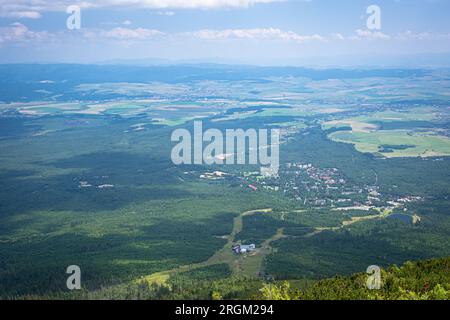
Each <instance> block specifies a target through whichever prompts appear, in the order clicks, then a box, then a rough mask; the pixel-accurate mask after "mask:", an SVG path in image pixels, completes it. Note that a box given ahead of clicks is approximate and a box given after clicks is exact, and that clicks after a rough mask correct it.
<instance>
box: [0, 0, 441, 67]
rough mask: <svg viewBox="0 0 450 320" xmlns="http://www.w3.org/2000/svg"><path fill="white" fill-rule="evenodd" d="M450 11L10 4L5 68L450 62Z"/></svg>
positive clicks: (125, 2)
mask: <svg viewBox="0 0 450 320" xmlns="http://www.w3.org/2000/svg"><path fill="white" fill-rule="evenodd" d="M70 5H78V6H79V7H80V9H81V29H79V30H69V29H67V27H66V20H67V18H68V17H69V14H67V13H66V9H67V7H68V6H70ZM370 5H377V6H378V7H379V8H380V10H381V28H380V29H369V28H368V26H367V23H366V21H367V19H368V18H369V14H367V12H366V10H367V8H368V7H369V6H370ZM449 12H450V1H448V0H372V1H366V0H339V1H336V0H284V1H283V0H98V1H92V0H83V1H76V0H40V1H35V0H0V62H38V61H41V62H82V63H92V62H103V61H116V60H135V59H139V60H140V59H155V60H154V61H158V60H156V59H164V60H168V61H205V62H224V63H251V64H262V65H368V66H370V65H401V64H407V65H421V64H426V65H443V64H445V65H450V61H448V62H447V59H448V58H449V57H450V19H448V13H449Z"/></svg>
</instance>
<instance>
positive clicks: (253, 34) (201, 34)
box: [190, 28, 325, 42]
mask: <svg viewBox="0 0 450 320" xmlns="http://www.w3.org/2000/svg"><path fill="white" fill-rule="evenodd" d="M190 34H191V35H193V36H195V37H197V38H200V39H208V40H220V39H273V40H276V39H278V40H287V41H296V42H304V41H311V40H317V41H324V40H325V38H323V37H322V36H320V35H317V34H315V35H300V34H297V33H295V32H293V31H283V30H280V29H276V28H265V29H264V28H256V29H226V30H208V29H205V30H200V31H196V32H193V33H190Z"/></svg>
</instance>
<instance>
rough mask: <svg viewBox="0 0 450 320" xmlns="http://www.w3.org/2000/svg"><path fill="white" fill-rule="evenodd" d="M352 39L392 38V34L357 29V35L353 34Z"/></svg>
mask: <svg viewBox="0 0 450 320" xmlns="http://www.w3.org/2000/svg"><path fill="white" fill-rule="evenodd" d="M350 39H352V40H390V39H391V36H389V35H387V34H384V33H382V32H381V31H370V30H361V29H358V30H356V36H351V37H350Z"/></svg>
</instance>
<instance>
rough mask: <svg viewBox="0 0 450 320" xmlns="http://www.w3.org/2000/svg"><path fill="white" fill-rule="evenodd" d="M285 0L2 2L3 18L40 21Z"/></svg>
mask: <svg viewBox="0 0 450 320" xmlns="http://www.w3.org/2000/svg"><path fill="white" fill-rule="evenodd" d="M280 1H284V0H96V1H94V0H1V1H0V16H1V17H16V18H33V19H36V18H39V17H40V16H41V13H42V12H46V11H65V9H66V8H67V7H68V6H70V5H78V6H80V7H81V8H83V9H88V8H106V7H119V8H147V9H219V8H248V7H251V6H254V5H256V4H261V3H272V2H280Z"/></svg>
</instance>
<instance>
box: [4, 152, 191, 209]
mask: <svg viewBox="0 0 450 320" xmlns="http://www.w3.org/2000/svg"><path fill="white" fill-rule="evenodd" d="M39 165H40V166H42V165H43V163H39ZM45 165H46V166H48V167H53V168H54V167H56V168H61V169H74V173H70V174H63V175H54V176H50V177H45V178H40V175H41V174H42V173H41V172H39V171H36V172H29V171H27V172H21V171H4V172H2V173H0V177H1V179H0V216H4V215H9V214H14V213H25V212H28V211H39V210H46V211H85V212H95V211H102V210H116V209H119V208H122V207H124V206H126V205H128V204H132V203H139V202H144V201H149V200H169V199H178V198H185V197H188V196H189V195H190V192H188V191H186V190H183V189H182V188H180V187H177V184H179V183H180V181H179V180H178V179H177V174H178V171H177V168H174V166H173V165H172V163H170V162H168V161H165V160H160V159H157V158H152V157H151V156H150V155H149V156H146V155H139V154H132V153H124V152H115V153H92V154H87V155H81V156H76V157H73V158H69V159H64V160H59V161H55V162H52V163H45Z"/></svg>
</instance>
